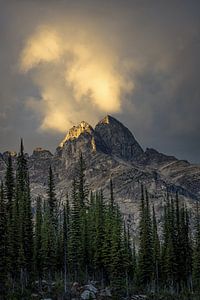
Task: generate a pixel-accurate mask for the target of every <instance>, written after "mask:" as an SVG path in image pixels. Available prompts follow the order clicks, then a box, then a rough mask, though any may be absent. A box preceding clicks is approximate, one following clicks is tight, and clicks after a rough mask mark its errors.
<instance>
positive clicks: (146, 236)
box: [138, 186, 153, 288]
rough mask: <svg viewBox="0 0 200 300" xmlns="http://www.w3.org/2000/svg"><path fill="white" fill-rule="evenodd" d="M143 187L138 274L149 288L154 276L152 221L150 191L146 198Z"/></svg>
mask: <svg viewBox="0 0 200 300" xmlns="http://www.w3.org/2000/svg"><path fill="white" fill-rule="evenodd" d="M141 189H142V196H141V209H140V233H139V260H138V272H139V274H138V275H139V282H140V284H141V285H142V286H144V287H145V286H146V287H147V288H148V287H149V286H150V284H151V282H152V276H153V245H152V222H151V216H150V209H149V197H148V193H147V192H146V199H144V190H143V186H142V188H141Z"/></svg>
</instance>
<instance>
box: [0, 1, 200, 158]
mask: <svg viewBox="0 0 200 300" xmlns="http://www.w3.org/2000/svg"><path fill="white" fill-rule="evenodd" d="M199 54H200V1H198V0H197V1H194V0H190V1H188V0H187V1H186V0H179V1H178V0H169V1H163V0H157V1H155V0H151V1H149V0H146V1H145V0H101V1H99V0H90V1H89V0H84V1H83V0H75V1H74V0H70V1H67V0H66V1H64V0H54V1H53V0H49V1H42V0H35V1H33V0H28V1H25V0H15V1H14V0H9V1H5V0H0V152H4V151H6V150H18V148H19V140H20V137H23V139H24V143H25V149H26V151H27V152H29V153H32V151H33V149H34V148H35V147H38V146H41V147H43V148H46V149H50V150H51V151H52V152H54V151H55V149H56V147H57V146H58V144H59V143H60V141H61V140H62V139H63V137H64V136H65V135H66V133H67V130H68V129H69V128H71V127H72V126H73V125H76V124H78V123H79V122H81V121H82V120H84V121H87V122H88V123H90V124H91V125H92V126H95V124H96V123H97V122H98V121H99V120H101V119H102V118H103V117H104V116H105V115H107V114H109V115H112V116H114V117H115V118H117V119H118V120H120V121H121V122H122V123H123V124H124V125H126V126H127V127H128V128H129V129H130V130H131V131H132V133H133V134H134V136H135V138H136V139H137V140H138V142H139V143H140V144H141V146H142V147H143V149H144V150H145V149H146V147H148V148H155V149H157V150H158V151H160V152H163V153H166V154H169V155H174V156H176V157H178V158H180V159H186V160H188V161H190V162H193V163H200V157H199V153H200V117H199V114H200V55H199Z"/></svg>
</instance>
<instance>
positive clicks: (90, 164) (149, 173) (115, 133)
mask: <svg viewBox="0 0 200 300" xmlns="http://www.w3.org/2000/svg"><path fill="white" fill-rule="evenodd" d="M80 152H81V153H82V154H83V158H84V161H85V166H86V179H87V184H88V188H89V189H91V190H94V191H95V190H100V189H103V191H104V196H105V201H106V200H108V199H109V182H110V179H111V178H112V180H113V186H114V195H115V200H116V202H117V203H118V204H119V206H120V208H121V211H122V213H123V215H124V216H125V218H129V219H130V221H131V224H132V225H133V226H132V228H135V225H136V228H137V225H138V220H139V218H138V217H139V206H140V194H141V193H140V189H141V183H143V185H144V186H145V187H146V188H147V189H148V192H149V198H150V201H151V203H154V206H155V210H156V212H157V216H158V222H159V220H160V218H161V212H162V211H163V206H164V203H165V200H166V194H167V192H168V193H170V194H171V196H172V197H174V196H175V193H176V192H177V191H178V193H179V195H180V198H181V199H185V201H186V203H187V205H188V206H190V207H192V206H193V205H195V203H196V200H200V166H199V165H192V164H190V163H189V162H187V161H182V160H178V159H177V158H175V157H173V156H168V155H165V154H162V153H159V152H158V151H156V150H154V149H147V150H146V151H145V152H144V151H143V150H142V148H141V147H140V145H139V144H138V142H137V141H136V139H135V138H134V136H133V135H132V133H131V132H130V131H129V130H128V129H127V128H126V127H125V126H124V125H123V124H122V123H120V122H119V121H118V120H116V119H115V118H113V117H111V116H106V117H105V118H104V119H103V120H101V121H100V122H99V123H98V124H97V125H96V126H95V128H92V126H91V125H89V124H88V123H86V122H81V123H80V124H78V125H77V126H74V127H72V128H71V129H70V130H69V131H68V132H67V135H66V137H65V138H64V140H63V141H62V142H61V143H60V145H59V146H58V148H57V149H56V152H55V154H51V153H50V152H49V151H48V150H45V149H42V148H36V149H35V150H34V151H33V154H32V155H30V156H28V155H26V157H27V160H28V165H29V170H30V182H31V190H32V195H33V200H34V199H35V198H36V197H37V196H38V195H41V196H43V197H46V194H47V186H48V172H49V166H50V165H51V166H52V169H53V173H54V178H55V184H56V191H57V196H58V200H59V201H60V199H62V198H63V197H65V195H66V193H69V194H70V191H71V183H72V180H73V178H74V176H76V172H77V165H78V160H79V156H80ZM10 154H11V156H12V159H13V165H14V169H15V170H16V160H17V155H16V153H10ZM8 155H9V152H5V153H3V154H0V179H3V178H4V175H5V170H6V162H7V158H8Z"/></svg>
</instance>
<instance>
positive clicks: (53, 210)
mask: <svg viewBox="0 0 200 300" xmlns="http://www.w3.org/2000/svg"><path fill="white" fill-rule="evenodd" d="M47 194H48V205H49V212H50V217H51V219H52V222H53V225H54V226H55V228H56V226H57V203H56V202H57V201H56V194H55V184H54V177H53V171H52V168H51V166H50V167H49V182H48V191H47Z"/></svg>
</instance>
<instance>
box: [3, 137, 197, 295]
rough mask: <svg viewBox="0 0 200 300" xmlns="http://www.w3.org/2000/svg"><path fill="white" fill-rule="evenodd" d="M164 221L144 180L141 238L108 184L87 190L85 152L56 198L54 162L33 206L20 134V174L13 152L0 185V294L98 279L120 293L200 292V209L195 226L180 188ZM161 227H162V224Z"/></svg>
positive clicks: (168, 202) (168, 205) (168, 201)
mask: <svg viewBox="0 0 200 300" xmlns="http://www.w3.org/2000/svg"><path fill="white" fill-rule="evenodd" d="M165 202H166V203H165V207H164V214H163V217H162V224H159V226H157V220H156V214H155V209H154V207H151V205H150V202H149V195H148V191H147V190H146V189H145V188H144V187H143V186H141V204H140V224H139V243H137V245H135V241H134V238H133V237H132V236H131V234H130V226H129V225H128V224H127V222H125V221H124V219H123V217H122V215H121V213H120V210H119V207H118V205H117V203H116V202H115V199H114V191H113V183H112V180H110V197H109V199H105V198H104V195H103V191H102V190H100V191H97V192H90V191H89V189H88V186H87V178H86V176H85V163H84V160H83V157H82V154H80V158H79V162H78V167H77V170H76V174H75V176H74V179H73V183H72V187H71V189H70V190H69V191H68V193H67V194H66V196H65V199H64V200H63V201H62V203H61V204H60V205H58V199H57V197H56V192H55V182H54V175H53V171H52V168H51V166H50V167H49V178H48V187H47V197H46V199H42V198H41V197H38V198H37V199H36V206H35V208H34V209H33V207H32V205H31V204H32V201H31V192H30V181H29V172H28V164H27V160H26V156H25V154H24V147H23V142H21V147H20V152H19V154H18V157H17V169H16V175H14V171H13V166H12V158H11V156H9V157H8V160H7V170H6V175H5V180H4V182H2V183H1V188H0V295H1V297H2V299H9V298H8V297H11V296H12V295H17V296H18V297H19V299H21V298H20V297H22V296H23V295H27V293H28V292H31V291H32V289H33V285H34V283H35V282H37V283H38V286H39V289H42V281H43V280H46V281H47V282H48V289H49V293H51V289H52V283H53V282H55V281H58V280H59V281H60V282H61V283H62V287H63V291H64V292H67V289H68V285H69V282H75V281H76V282H82V283H86V282H88V281H89V280H95V281H98V282H99V284H101V286H111V287H112V289H113V291H114V292H115V293H116V294H118V295H119V294H120V293H124V294H126V295H127V296H129V295H130V294H131V293H133V292H138V293H139V292H145V293H147V292H153V293H161V292H162V291H167V292H169V293H177V294H179V293H181V292H183V291H188V292H197V293H199V292H200V214H199V210H198V205H197V209H196V214H195V222H194V223H195V228H194V230H191V224H190V223H191V215H190V212H189V211H188V209H187V207H186V206H185V205H184V203H181V202H180V200H179V197H178V194H176V197H175V199H173V198H172V197H170V196H169V195H168V196H167V199H166V201H165ZM158 227H159V228H161V229H162V230H161V231H162V232H160V231H159V232H158Z"/></svg>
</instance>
